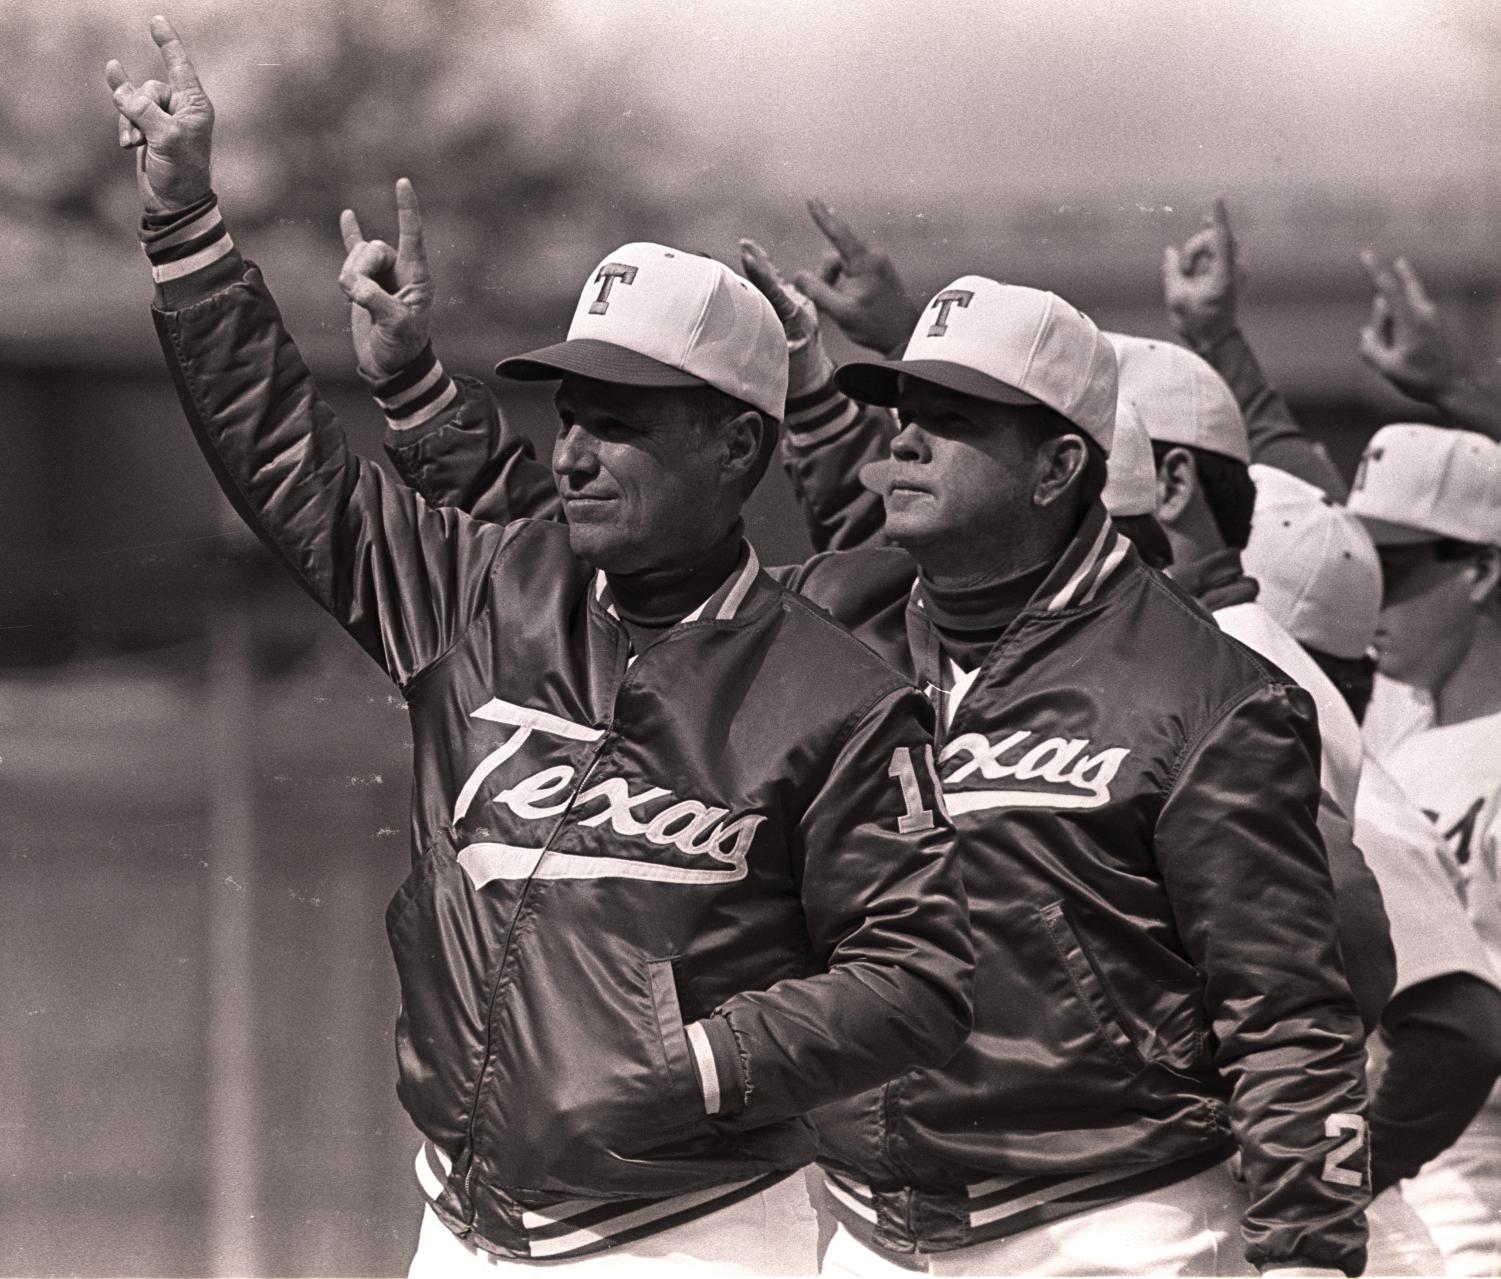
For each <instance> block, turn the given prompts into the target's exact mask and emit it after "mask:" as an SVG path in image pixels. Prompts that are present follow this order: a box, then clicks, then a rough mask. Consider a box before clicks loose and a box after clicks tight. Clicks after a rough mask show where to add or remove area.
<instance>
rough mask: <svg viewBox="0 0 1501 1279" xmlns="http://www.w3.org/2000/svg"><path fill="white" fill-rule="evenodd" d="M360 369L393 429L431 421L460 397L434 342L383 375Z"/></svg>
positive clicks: (401, 428)
mask: <svg viewBox="0 0 1501 1279" xmlns="http://www.w3.org/2000/svg"><path fill="white" fill-rule="evenodd" d="M356 371H357V372H358V373H359V375H360V378H361V380H362V381H363V382H364V383H365V385H366V386H367V387H369V388H370V394H371V395H373V396H374V397H375V402H376V403H377V404H379V405H380V408H381V412H382V413H384V414H385V415H386V424H387V425H388V426H389V427H390V428H391V429H392V430H393V431H406V430H410V429H411V428H413V427H416V426H422V425H423V424H424V423H427V422H431V421H432V420H433V419H434V418H436V417H438V416H439V415H440V414H443V413H446V412H447V411H448V410H449V409H450V408H451V407H452V406H453V404H454V403H455V402H456V401H457V400H458V398H459V388H458V385H457V384H456V383H455V382H454V380H453V379H452V378H451V377H449V375H448V373H447V371H446V370H445V369H444V368H443V365H442V363H441V361H439V359H438V357H437V355H436V354H435V353H434V351H433V344H432V343H431V342H428V343H427V344H426V345H425V346H423V348H422V350H421V351H419V352H418V353H417V355H416V357H415V358H414V359H412V360H409V361H408V362H407V363H406V365H405V366H404V367H402V368H400V369H397V370H396V371H395V372H394V373H390V374H385V375H382V374H380V373H372V372H371V371H369V370H367V369H365V368H357V369H356Z"/></svg>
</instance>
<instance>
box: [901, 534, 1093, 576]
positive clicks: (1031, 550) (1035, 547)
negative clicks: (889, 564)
mask: <svg viewBox="0 0 1501 1279" xmlns="http://www.w3.org/2000/svg"><path fill="white" fill-rule="evenodd" d="M1076 531H1077V530H1076V529H1067V530H1065V529H1062V528H1058V527H1056V526H1055V527H1036V528H1031V529H1026V530H1023V531H1022V532H1021V533H1020V534H1019V535H1018V536H1017V537H1016V538H1014V539H1011V540H1008V541H1006V542H991V541H986V542H979V541H975V540H972V539H965V538H962V537H955V538H938V539H935V540H934V541H932V542H926V543H923V544H921V545H917V546H909V547H907V548H906V550H907V553H908V554H909V555H911V556H912V558H913V559H914V560H915V561H916V562H917V568H918V572H919V573H920V574H921V575H922V578H923V580H924V581H925V582H928V583H931V584H932V585H934V586H936V587H937V588H939V589H940V590H950V591H968V590H973V589H975V588H980V587H984V586H985V585H986V584H988V583H996V582H1004V581H1007V580H1008V579H1011V578H1014V577H1017V576H1019V575H1020V574H1023V573H1029V572H1031V571H1032V570H1033V569H1035V568H1037V567H1038V566H1039V565H1047V566H1049V567H1051V566H1052V565H1053V564H1056V563H1057V562H1058V559H1059V557H1060V556H1062V554H1063V553H1064V551H1066V550H1067V549H1068V544H1069V542H1070V541H1072V540H1073V535H1074V533H1075V532H1076Z"/></svg>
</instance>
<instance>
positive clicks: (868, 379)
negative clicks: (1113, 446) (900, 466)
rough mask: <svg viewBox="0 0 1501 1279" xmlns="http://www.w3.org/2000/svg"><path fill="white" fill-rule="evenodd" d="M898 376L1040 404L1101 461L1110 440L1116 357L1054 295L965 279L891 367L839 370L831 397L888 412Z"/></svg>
mask: <svg viewBox="0 0 1501 1279" xmlns="http://www.w3.org/2000/svg"><path fill="white" fill-rule="evenodd" d="M902 376H906V377H911V378H916V379H918V380H919V381H922V382H932V383H935V384H936V385H938V386H941V387H945V388H946V389H948V390H950V391H957V392H959V393H960V394H961V395H973V396H975V397H976V398H977V399H982V400H992V401H994V402H996V403H998V404H1024V405H1025V404H1045V405H1047V406H1048V407H1049V408H1051V409H1053V410H1055V411H1056V412H1058V413H1061V414H1062V415H1063V416H1064V417H1066V418H1067V419H1068V420H1069V421H1070V422H1072V423H1073V424H1074V425H1075V426H1077V427H1078V428H1079V429H1080V430H1082V431H1083V432H1084V433H1085V434H1086V435H1088V436H1090V437H1091V438H1092V439H1093V440H1094V441H1095V443H1097V444H1098V445H1099V446H1100V447H1101V448H1102V449H1104V450H1105V452H1106V453H1109V452H1110V440H1111V437H1112V435H1113V434H1114V432H1115V354H1114V352H1113V351H1112V350H1111V349H1110V343H1109V342H1107V341H1105V338H1104V335H1103V334H1102V333H1101V332H1100V331H1099V329H1097V328H1096V327H1095V324H1094V321H1093V320H1091V319H1090V318H1089V317H1088V316H1087V315H1085V314H1084V313H1083V312H1082V311H1079V310H1077V309H1076V308H1074V307H1072V306H1070V305H1069V304H1068V303H1067V302H1065V301H1064V300H1063V299H1062V298H1060V297H1059V296H1058V295H1057V294H1056V293H1045V292H1043V291H1042V290H1041V289H1029V288H1026V287H1024V286H1022V285H1019V284H1000V283H998V282H997V281H995V280H990V279H987V278H986V277H985V276H983V275H965V276H961V277H960V278H959V279H957V280H955V281H954V282H953V283H952V284H951V285H949V286H948V288H946V289H940V290H939V291H938V292H937V293H935V294H934V295H933V297H932V298H931V299H930V300H929V302H928V304H927V306H926V307H924V308H923V313H922V318H921V319H919V320H918V322H917V327H916V328H915V329H913V330H912V339H911V341H909V342H908V343H907V349H906V350H905V351H904V352H903V353H902V358H901V359H899V360H859V361H856V362H854V363H852V364H846V365H844V366H842V367H841V368H840V370H839V372H838V374H837V380H838V383H839V389H840V390H842V391H843V392H844V393H845V394H846V395H848V396H850V397H851V398H852V399H856V400H862V401H864V402H865V403H867V404H886V405H894V404H895V403H896V402H897V387H898V379H899V378H900V377H902Z"/></svg>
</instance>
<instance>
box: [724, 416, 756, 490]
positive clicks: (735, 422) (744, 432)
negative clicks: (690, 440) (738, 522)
mask: <svg viewBox="0 0 1501 1279" xmlns="http://www.w3.org/2000/svg"><path fill="white" fill-rule="evenodd" d="M767 429H768V428H767V424H766V422H765V420H764V419H763V418H762V417H761V415H760V414H759V413H757V412H756V411H755V410H754V409H747V410H746V411H745V412H744V413H737V414H736V415H735V416H734V417H732V418H731V419H730V420H729V421H728V422H726V423H725V424H724V425H723V426H722V427H720V428H719V433H718V439H717V444H718V446H719V460H720V471H721V472H722V474H723V476H724V482H725V484H726V485H728V486H731V487H734V488H738V489H742V490H743V489H745V488H746V486H747V485H748V483H749V481H750V477H751V475H752V474H754V472H755V469H756V464H757V462H758V461H759V460H760V457H761V441H762V437H763V436H764V435H765V432H766V430H767Z"/></svg>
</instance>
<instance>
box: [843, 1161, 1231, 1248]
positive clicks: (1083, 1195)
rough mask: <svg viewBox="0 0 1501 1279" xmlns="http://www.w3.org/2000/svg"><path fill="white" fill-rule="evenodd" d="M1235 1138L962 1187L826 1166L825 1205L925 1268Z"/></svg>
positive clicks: (1166, 1178) (1176, 1176) (1170, 1169)
mask: <svg viewBox="0 0 1501 1279" xmlns="http://www.w3.org/2000/svg"><path fill="white" fill-rule="evenodd" d="M1233 1151H1234V1148H1233V1146H1218V1147H1216V1148H1215V1149H1213V1150H1209V1151H1206V1152H1204V1153H1203V1154H1198V1155H1191V1156H1189V1157H1188V1158H1186V1159H1177V1160H1174V1161H1173V1162H1172V1163H1168V1164H1161V1165H1154V1166H1152V1167H1149V1168H1107V1169H1097V1170H1094V1171H1091V1172H1083V1173H1065V1174H1061V1175H1043V1176H1031V1177H1026V1176H1023V1177H990V1178H987V1179H985V1180H983V1181H976V1182H971V1183H969V1184H968V1185H966V1186H965V1187H964V1188H963V1189H962V1190H959V1189H954V1190H946V1191H935V1190H924V1189H919V1188H917V1187H912V1186H900V1187H897V1188H895V1189H884V1190H875V1189H872V1188H871V1187H870V1186H867V1185H864V1184H863V1183H861V1182H860V1181H857V1180H856V1179H855V1178H853V1177H851V1176H849V1175H847V1174H846V1173H843V1172H839V1171H836V1170H834V1169H831V1168H821V1169H820V1170H819V1171H820V1172H822V1174H823V1180H824V1186H825V1188H826V1189H827V1191H828V1195H829V1198H828V1206H829V1209H830V1211H831V1212H832V1213H833V1214H834V1216H835V1217H837V1218H838V1219H839V1221H840V1222H841V1223H842V1224H843V1225H844V1227H845V1229H846V1230H848V1231H849V1232H850V1233H851V1234H852V1235H854V1236H855V1238H857V1239H859V1240H860V1241H861V1242H862V1243H864V1244H865V1245H866V1246H867V1247H870V1248H873V1249H875V1250H877V1251H878V1252H880V1254H881V1255H882V1256H883V1257H884V1258H886V1260H888V1261H890V1262H891V1263H892V1264H893V1265H897V1266H904V1267H906V1268H908V1269H914V1270H922V1269H924V1267H923V1266H922V1264H921V1261H920V1257H921V1254H923V1253H935V1252H951V1251H953V1250H954V1249H955V1248H965V1247H968V1246H969V1245H970V1244H976V1243H984V1242H985V1241H986V1240H990V1239H1003V1238H1005V1237H1007V1236H1008V1235H1015V1234H1020V1233H1021V1232H1022V1231H1023V1230H1030V1229H1031V1228H1032V1227H1034V1226H1042V1225H1046V1224H1047V1223H1048V1222H1051V1221H1059V1220H1061V1219H1063V1218H1064V1217H1072V1216H1074V1215H1075V1214H1077V1213H1081V1212H1088V1211H1089V1210H1090V1209H1091V1208H1101V1207H1104V1206H1105V1205H1107V1204H1112V1203H1118V1202H1120V1201H1121V1200H1122V1199H1129V1198H1131V1197H1132V1196H1133V1195H1140V1194H1146V1193H1148V1192H1150V1191H1153V1190H1161V1189H1163V1188H1164V1187H1166V1186H1171V1185H1173V1184H1174V1183H1176V1182H1179V1181H1186V1180H1187V1179H1188V1178H1189V1177H1195V1176H1197V1175H1198V1174H1199V1173H1201V1172H1204V1171H1206V1170H1208V1169H1210V1168H1213V1167H1214V1166H1215V1165H1216V1164H1221V1163H1224V1162H1225V1160H1227V1159H1229V1158H1230V1156H1231V1154H1232V1153H1233Z"/></svg>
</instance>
